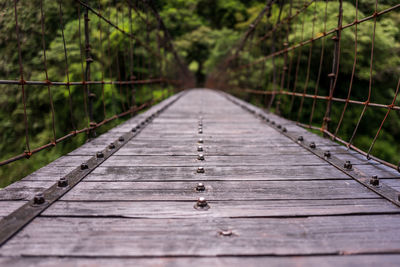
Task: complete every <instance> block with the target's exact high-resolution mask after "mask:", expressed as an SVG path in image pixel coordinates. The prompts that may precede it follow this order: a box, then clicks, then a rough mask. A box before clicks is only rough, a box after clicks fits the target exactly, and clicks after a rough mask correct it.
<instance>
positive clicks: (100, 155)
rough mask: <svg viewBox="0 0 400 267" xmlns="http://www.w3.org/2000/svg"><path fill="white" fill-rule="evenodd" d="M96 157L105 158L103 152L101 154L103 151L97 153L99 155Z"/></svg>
mask: <svg viewBox="0 0 400 267" xmlns="http://www.w3.org/2000/svg"><path fill="white" fill-rule="evenodd" d="M96 157H97V158H104V154H103V152H101V151H100V152H97V153H96Z"/></svg>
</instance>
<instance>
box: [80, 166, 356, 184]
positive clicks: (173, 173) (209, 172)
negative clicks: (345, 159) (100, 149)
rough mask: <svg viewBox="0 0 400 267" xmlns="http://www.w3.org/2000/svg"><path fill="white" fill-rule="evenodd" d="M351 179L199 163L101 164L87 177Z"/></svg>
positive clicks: (308, 170)
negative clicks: (200, 169)
mask: <svg viewBox="0 0 400 267" xmlns="http://www.w3.org/2000/svg"><path fill="white" fill-rule="evenodd" d="M325 179H330V180H333V179H348V180H349V179H350V178H349V177H348V176H347V175H346V174H344V173H343V172H341V171H339V170H337V169H336V168H332V166H331V165H324V166H322V165H321V166H320V165H318V166H301V167H298V166H279V165H278V166H276V165H275V166H251V167H247V166H232V167H226V166H220V167H214V166H210V167H207V168H205V172H204V173H197V168H196V167H124V168H120V167H98V168H97V169H96V170H94V171H93V173H91V174H90V175H88V176H87V177H86V178H85V180H84V181H93V182H97V181H136V180H138V181H166V182H167V181H209V180H211V181H212V180H214V181H232V180H242V181H248V180H325Z"/></svg>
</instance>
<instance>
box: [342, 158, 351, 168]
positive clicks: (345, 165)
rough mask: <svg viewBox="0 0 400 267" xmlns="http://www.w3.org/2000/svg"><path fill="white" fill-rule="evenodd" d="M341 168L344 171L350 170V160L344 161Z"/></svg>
mask: <svg viewBox="0 0 400 267" xmlns="http://www.w3.org/2000/svg"><path fill="white" fill-rule="evenodd" d="M343 167H344V168H345V169H348V170H351V168H353V165H352V164H351V161H350V160H346V162H345V163H344V165H343Z"/></svg>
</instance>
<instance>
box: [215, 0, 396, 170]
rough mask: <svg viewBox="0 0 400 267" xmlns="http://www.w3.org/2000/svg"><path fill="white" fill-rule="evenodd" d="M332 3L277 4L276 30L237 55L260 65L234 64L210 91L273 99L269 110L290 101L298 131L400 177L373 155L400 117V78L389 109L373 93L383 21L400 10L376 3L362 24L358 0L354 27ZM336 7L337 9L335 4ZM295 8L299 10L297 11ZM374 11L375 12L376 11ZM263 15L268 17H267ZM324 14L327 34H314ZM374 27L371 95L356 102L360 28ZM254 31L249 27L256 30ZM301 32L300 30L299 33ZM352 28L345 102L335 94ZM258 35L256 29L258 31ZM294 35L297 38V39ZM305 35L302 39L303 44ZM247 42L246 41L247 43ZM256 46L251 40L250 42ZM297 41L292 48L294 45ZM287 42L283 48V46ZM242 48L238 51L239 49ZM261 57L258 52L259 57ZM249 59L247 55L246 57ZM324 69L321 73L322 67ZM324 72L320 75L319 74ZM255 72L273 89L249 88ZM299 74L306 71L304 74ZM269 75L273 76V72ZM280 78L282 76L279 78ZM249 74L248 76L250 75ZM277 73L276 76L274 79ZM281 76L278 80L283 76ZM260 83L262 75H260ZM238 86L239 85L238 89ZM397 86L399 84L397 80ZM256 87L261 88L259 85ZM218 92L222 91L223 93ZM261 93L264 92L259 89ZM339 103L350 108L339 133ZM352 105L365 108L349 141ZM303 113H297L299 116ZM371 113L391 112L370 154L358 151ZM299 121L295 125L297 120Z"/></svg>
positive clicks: (342, 117) (343, 111) (221, 72)
mask: <svg viewBox="0 0 400 267" xmlns="http://www.w3.org/2000/svg"><path fill="white" fill-rule="evenodd" d="M322 1H323V2H325V8H324V10H317V3H318V2H322ZM284 2H285V5H286V4H287V7H288V8H289V10H288V12H285V13H286V17H285V18H282V19H279V16H280V14H281V11H280V10H279V9H281V6H282V5H283V3H284ZM328 2H329V1H328V0H321V1H318V0H311V1H310V0H308V1H307V0H305V1H304V3H303V4H302V5H301V6H300V5H297V7H294V5H293V0H291V1H290V3H287V2H286V1H283V0H280V1H275V2H274V4H273V5H272V7H271V9H272V10H275V11H274V14H275V16H276V17H278V19H277V22H275V23H272V22H271V21H267V22H266V23H267V24H269V25H271V27H269V28H267V29H266V30H264V33H261V34H260V36H259V37H257V42H256V43H255V44H251V46H244V45H243V46H240V48H242V50H240V51H236V52H235V55H236V54H239V55H240V54H241V52H243V51H244V50H246V49H247V52H248V53H249V54H251V55H252V54H254V55H255V56H254V59H253V60H252V61H244V62H243V63H242V59H241V58H240V57H239V58H238V59H237V60H235V61H234V60H231V61H230V62H228V63H229V64H228V65H225V66H224V68H223V69H222V70H221V69H219V70H218V74H219V75H218V76H219V77H215V76H213V77H211V78H210V79H209V81H208V82H209V83H208V85H209V86H210V87H215V88H218V87H222V88H221V89H223V90H227V91H229V90H232V91H233V92H236V93H238V94H241V95H243V93H249V94H253V95H262V96H263V97H266V99H269V101H267V102H266V104H265V108H266V109H267V110H269V109H271V108H272V102H273V101H275V102H276V105H277V106H279V104H280V103H279V102H280V100H279V98H278V97H275V96H280V97H283V96H286V97H285V98H283V99H285V100H286V99H289V100H288V101H289V103H286V106H287V107H288V110H289V113H288V115H289V116H292V114H296V116H294V117H295V118H296V119H297V123H298V125H300V126H302V127H305V128H309V129H314V130H318V131H320V132H321V133H323V134H324V135H325V136H326V137H330V138H331V139H332V140H334V141H338V142H340V143H342V144H344V145H346V146H347V148H349V149H353V150H355V151H357V152H359V153H361V154H362V155H364V156H366V158H367V159H374V160H376V161H378V162H380V163H382V164H384V165H386V166H389V167H391V168H394V169H397V170H398V171H399V172H400V163H398V164H393V163H390V162H386V161H385V160H383V159H380V158H378V157H376V156H373V155H372V150H373V148H374V146H375V144H376V141H377V139H378V138H379V136H380V133H381V132H382V129H383V126H384V124H385V122H386V121H387V119H388V117H389V114H390V113H391V111H393V110H394V111H399V110H400V106H399V105H398V104H396V103H397V99H398V95H399V90H400V89H399V87H400V78H399V80H398V82H397V84H396V87H395V88H396V89H395V91H394V97H393V98H391V101H390V102H389V101H388V102H389V103H390V104H387V103H382V102H381V103H379V102H378V101H373V99H372V92H373V90H374V79H373V71H374V48H375V45H376V41H375V40H376V38H377V37H376V35H377V30H376V28H377V21H378V19H379V17H381V16H383V15H385V14H387V13H390V12H393V11H395V10H398V9H400V4H394V5H393V6H385V7H384V9H383V10H380V11H379V10H378V1H377V0H375V1H374V6H373V13H372V14H371V15H367V16H365V17H364V18H361V19H359V1H358V0H356V1H355V3H354V6H355V18H354V21H352V22H346V24H345V23H344V22H343V1H342V0H338V1H337V3H338V4H337V7H338V8H337V11H336V12H335V13H331V14H330V12H331V11H330V12H328ZM330 3H333V2H332V1H330ZM312 7H313V8H314V11H313V15H311V16H314V20H312V26H311V27H310V30H311V37H310V38H309V37H307V39H306V40H304V39H303V33H304V18H305V16H306V15H305V14H306V12H307V11H308V14H310V13H311V12H312V11H311V10H310V9H311V8H312ZM292 8H293V9H294V10H292ZM371 8H372V7H371ZM261 12H263V11H261ZM317 12H319V13H321V15H322V12H324V15H323V22H322V23H323V32H322V33H318V34H316V33H315V31H314V26H315V23H316V22H315V18H316V13H317ZM333 16H337V25H336V26H335V27H333V28H330V29H327V19H328V17H333ZM368 21H372V24H373V28H372V29H371V47H370V49H371V50H370V57H369V81H368V89H366V90H367V92H368V93H366V96H365V99H364V100H359V99H353V98H352V91H353V90H352V89H353V87H354V83H355V73H356V69H357V63H358V61H359V60H358V58H357V57H358V54H359V52H358V51H357V48H358V42H359V39H358V36H357V35H358V27H359V25H360V24H362V23H366V22H368ZM292 26H294V27H297V29H295V30H293V29H292V30H291V27H292ZM251 27H252V25H250V26H249V28H251ZM299 27H300V29H299ZM285 28H286V30H287V32H286V35H283V37H280V39H279V38H278V40H277V39H276V36H279V35H282V34H281V32H282V29H285ZM347 28H353V29H354V30H353V34H354V52H353V53H354V54H353V55H354V60H353V62H352V63H353V64H352V69H351V73H349V76H350V82H349V84H348V86H347V93H346V96H345V97H341V96H336V95H335V91H337V90H339V89H337V88H336V87H337V84H338V80H339V79H341V77H339V70H340V68H341V67H340V65H341V60H340V58H341V57H343V55H342V51H341V36H342V31H343V30H345V29H347ZM252 30H254V29H252ZM247 32H248V31H246V32H245V33H244V34H243V36H246V34H247ZM289 32H293V34H292V37H291V38H290V39H292V38H293V39H292V40H289ZM293 35H294V36H293ZM299 35H300V38H299ZM330 37H331V39H332V41H333V42H334V43H333V44H334V45H333V49H332V50H330V51H327V45H326V43H327V42H326V40H328V38H330ZM241 40H243V38H242V39H241ZM317 40H320V41H321V49H320V50H319V49H318V50H319V51H314V50H316V49H313V46H314V43H315V42H316V41H317ZM250 41H251V40H249V42H250ZM266 41H270V46H271V51H270V53H269V54H267V55H265V54H261V56H260V55H259V54H256V53H257V47H261V51H263V45H264V42H266ZM289 41H291V43H289ZM281 42H282V43H281ZM279 46H281V48H280V49H277V50H275V47H279ZM304 46H308V55H307V56H304V60H302V58H303V56H302V49H303V47H304ZM234 47H238V46H234ZM254 51H255V52H254ZM230 53H231V55H227V57H228V58H232V55H233V53H232V52H231V51H230ZM316 53H318V59H319V60H318V63H317V64H315V66H316V68H315V69H311V60H312V55H313V54H316ZM243 54H244V53H243ZM327 55H332V57H329V58H327ZM278 57H281V62H283V64H282V63H281V64H280V66H282V67H280V66H279V69H277V66H276V63H275V62H276V60H277V58H278ZM267 60H268V61H269V62H270V63H269V64H270V66H272V70H265V69H266V67H265V62H266V61H267ZM303 61H304V62H303ZM327 64H331V70H330V73H328V80H327V81H328V85H329V86H327V89H328V93H327V94H326V95H325V94H322V93H321V91H322V90H319V89H320V83H321V82H322V81H323V80H324V79H325V78H324V77H323V74H322V69H323V66H324V65H327ZM255 66H258V69H257V68H255ZM317 66H318V67H317ZM317 68H318V69H317ZM249 69H250V70H251V72H254V71H261V74H260V75H261V77H262V78H261V79H258V80H261V81H262V80H263V77H265V76H266V75H268V76H269V77H268V79H269V84H270V85H271V86H270V87H268V84H267V85H266V86H265V85H264V82H261V86H260V85H258V84H257V82H254V81H249V82H248V83H247V84H246V83H245V82H243V80H242V77H243V78H244V79H245V80H250V79H248V77H250V76H249V75H248V73H247V71H248V70H249ZM299 70H303V71H302V72H300V71H299ZM267 71H268V72H267ZM278 72H279V73H278ZM311 72H315V73H316V83H315V85H313V93H308V87H309V85H310V73H311ZM245 73H247V75H244V74H245ZM271 73H272V75H271ZM277 73H278V74H277ZM257 77H258V74H257ZM277 77H279V79H280V81H277ZM300 77H301V78H304V79H302V81H303V82H304V84H302V89H300V88H298V87H299V85H298V83H299V81H298V80H299V78H300ZM236 81H239V83H237V82H236ZM396 81H397V80H396ZM255 84H256V85H255ZM217 86H218V87H217ZM260 87H261V89H259V88H260ZM296 99H299V104H298V105H294V101H295V100H296ZM305 99H310V100H311V102H310V107H309V109H310V111H308V112H310V114H309V117H308V114H306V115H307V123H302V122H300V119H301V118H303V117H304V116H303V113H304V112H305V111H304V110H305ZM317 100H323V101H324V103H325V105H326V106H325V111H324V114H319V115H323V119H322V122H321V124H320V125H318V126H316V123H315V122H314V121H313V118H314V115H316V114H315V113H316V103H317ZM335 103H342V104H343V105H344V107H343V108H342V109H341V110H340V112H339V114H338V122H337V124H336V126H335V127H334V128H332V129H331V126H330V122H331V116H332V114H331V113H332V105H333V104H335ZM350 104H355V105H357V106H360V107H362V109H361V113H360V114H359V115H357V116H358V117H357V121H356V125H355V126H354V128H353V129H352V133H351V134H350V135H349V136H350V137H349V139H348V140H345V139H343V138H341V137H340V136H339V131H340V129H341V128H342V126H343V124H344V123H345V122H344V121H345V114H346V112H347V111H348V110H349V108H348V107H349V105H350ZM295 108H296V109H297V111H296V110H295ZM370 108H380V109H384V110H385V115H384V116H383V118H382V120H381V121H380V123H379V127H378V128H377V130H376V132H375V133H374V135H373V136H371V140H372V141H371V143H370V144H369V147H368V148H367V149H365V150H363V149H361V148H359V147H357V146H356V145H354V144H353V143H354V139H355V137H356V135H357V133H358V131H359V129H360V124H361V121H363V120H364V119H365V118H364V117H365V115H366V112H367V110H368V109H370ZM275 112H277V113H278V112H279V110H277V108H276V109H275ZM296 112H297V113H296ZM296 119H295V120H296Z"/></svg>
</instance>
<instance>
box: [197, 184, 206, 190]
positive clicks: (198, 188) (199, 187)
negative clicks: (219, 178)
mask: <svg viewBox="0 0 400 267" xmlns="http://www.w3.org/2000/svg"><path fill="white" fill-rule="evenodd" d="M205 190H206V187H205V186H204V184H203V183H198V184H197V186H196V191H199V192H203V191H205Z"/></svg>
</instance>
